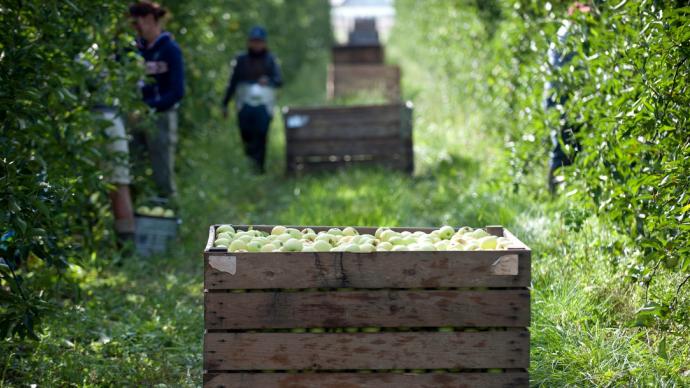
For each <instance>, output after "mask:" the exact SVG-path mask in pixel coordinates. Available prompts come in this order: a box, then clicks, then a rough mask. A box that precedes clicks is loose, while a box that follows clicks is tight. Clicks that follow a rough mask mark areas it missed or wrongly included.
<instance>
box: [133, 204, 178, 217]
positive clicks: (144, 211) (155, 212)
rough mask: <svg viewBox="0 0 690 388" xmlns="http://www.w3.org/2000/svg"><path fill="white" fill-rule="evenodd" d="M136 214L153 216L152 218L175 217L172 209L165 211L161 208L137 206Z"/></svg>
mask: <svg viewBox="0 0 690 388" xmlns="http://www.w3.org/2000/svg"><path fill="white" fill-rule="evenodd" d="M137 214H140V215H142V216H153V217H167V218H173V217H175V212H174V211H172V209H166V208H164V207H162V206H154V207H148V206H139V207H138V208H137Z"/></svg>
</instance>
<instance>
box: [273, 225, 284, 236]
mask: <svg viewBox="0 0 690 388" xmlns="http://www.w3.org/2000/svg"><path fill="white" fill-rule="evenodd" d="M286 230H287V228H286V227H284V226H282V225H276V226H274V227H273V229H271V234H272V235H276V236H278V235H281V234H283V233H285V231H286Z"/></svg>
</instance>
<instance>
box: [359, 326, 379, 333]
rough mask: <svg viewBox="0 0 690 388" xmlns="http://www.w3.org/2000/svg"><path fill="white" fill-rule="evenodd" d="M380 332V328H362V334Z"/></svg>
mask: <svg viewBox="0 0 690 388" xmlns="http://www.w3.org/2000/svg"><path fill="white" fill-rule="evenodd" d="M380 331H381V328H380V327H363V328H362V333H378V332H380Z"/></svg>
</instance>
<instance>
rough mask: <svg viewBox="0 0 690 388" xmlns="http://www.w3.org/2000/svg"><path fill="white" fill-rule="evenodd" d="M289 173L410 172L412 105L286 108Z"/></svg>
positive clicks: (411, 159) (411, 165) (412, 157)
mask: <svg viewBox="0 0 690 388" xmlns="http://www.w3.org/2000/svg"><path fill="white" fill-rule="evenodd" d="M283 120H284V122H285V142H286V153H285V154H286V158H287V160H286V169H287V172H288V173H300V172H309V171H319V170H333V169H335V168H340V167H344V166H350V165H382V166H386V167H390V168H393V169H398V170H402V171H406V172H409V173H412V171H413V170H414V154H413V150H412V104H411V103H406V104H401V103H398V104H389V105H370V106H348V107H317V108H285V109H284V110H283Z"/></svg>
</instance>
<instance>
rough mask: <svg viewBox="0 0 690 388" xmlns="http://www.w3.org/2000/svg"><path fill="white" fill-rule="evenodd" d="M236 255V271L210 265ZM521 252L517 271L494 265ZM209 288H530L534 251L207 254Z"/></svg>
mask: <svg viewBox="0 0 690 388" xmlns="http://www.w3.org/2000/svg"><path fill="white" fill-rule="evenodd" d="M214 255H215V256H223V257H225V258H228V259H229V258H234V259H232V260H234V261H235V263H236V273H235V274H234V275H232V274H230V273H228V272H224V271H219V270H217V269H214V268H213V267H211V266H209V264H208V260H209V256H214ZM506 255H518V273H517V275H500V274H496V273H495V271H494V267H493V265H494V263H496V261H497V260H498V259H499V258H501V257H503V256H506ZM205 256H206V260H205V261H206V263H205V278H204V279H205V280H204V287H205V288H206V289H209V290H222V289H273V288H347V287H352V288H439V287H528V286H529V284H530V252H529V251H523V250H520V251H513V250H511V251H458V252H375V253H367V254H358V253H347V252H322V253H306V252H299V253H281V254H274V253H248V252H247V253H244V252H243V253H227V252H207V253H206V254H205Z"/></svg>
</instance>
